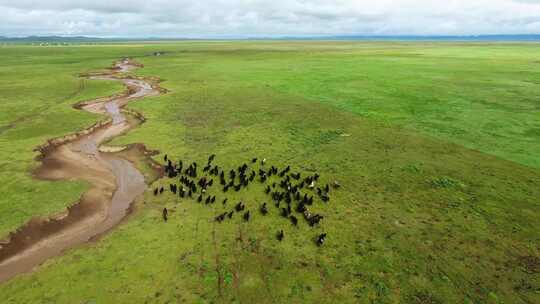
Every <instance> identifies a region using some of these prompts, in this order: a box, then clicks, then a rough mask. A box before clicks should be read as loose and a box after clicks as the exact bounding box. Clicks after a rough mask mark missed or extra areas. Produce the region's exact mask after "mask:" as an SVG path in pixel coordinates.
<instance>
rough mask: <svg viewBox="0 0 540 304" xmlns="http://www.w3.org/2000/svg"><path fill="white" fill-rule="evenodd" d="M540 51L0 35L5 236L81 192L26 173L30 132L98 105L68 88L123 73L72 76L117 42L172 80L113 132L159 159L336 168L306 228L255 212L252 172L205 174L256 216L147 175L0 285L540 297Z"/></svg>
mask: <svg viewBox="0 0 540 304" xmlns="http://www.w3.org/2000/svg"><path fill="white" fill-rule="evenodd" d="M156 51H161V52H164V53H163V55H162V56H152V53H153V52H156ZM539 53H540V46H539V45H538V44H536V43H457V42H456V43H429V42H415V43H406V42H324V41H313V42H295V41H271V42H270V41H257V42H250V41H235V42H230V41H200V42H175V43H145V44H137V43H123V44H111V45H94V46H57V47H39V46H27V45H4V46H0V58H1V60H0V92H1V93H0V105H1V111H0V145H1V146H2V149H1V150H0V155H1V157H0V193H1V194H2V195H1V196H0V239H2V238H4V236H7V234H8V233H9V232H10V231H14V230H15V229H17V227H20V226H21V225H22V224H24V223H25V222H27V221H28V220H29V219H30V218H31V217H33V216H36V215H42V216H46V215H51V214H55V213H58V212H61V211H62V210H63V209H64V208H66V207H67V206H69V205H70V204H72V203H74V202H75V201H76V200H77V198H78V197H79V196H80V194H81V193H82V191H84V189H85V188H86V185H85V184H83V183H79V182H77V181H69V182H68V181H62V182H46V181H38V180H35V179H33V178H32V175H31V170H32V168H35V167H36V166H37V161H36V160H35V157H36V155H37V153H36V152H34V151H33V149H34V148H35V147H36V146H38V145H39V144H42V143H43V142H45V141H46V140H47V139H48V138H52V137H56V136H61V135H65V134H69V133H70V132H72V131H74V130H80V129H83V128H85V127H87V126H89V125H92V124H93V123H94V122H96V121H98V120H99V119H102V118H101V117H99V116H96V115H91V114H88V113H84V112H82V111H77V110H75V109H73V108H72V107H71V105H72V104H74V103H76V102H79V101H82V100H88V99H92V98H95V97H99V96H107V95H110V94H113V93H117V92H120V91H122V90H123V88H122V87H121V86H120V85H119V84H118V83H112V82H106V81H95V80H84V79H81V78H79V77H78V75H79V73H83V72H89V71H99V70H102V69H105V68H108V67H110V66H111V64H112V63H113V61H115V60H117V59H119V58H121V57H124V56H127V57H131V58H134V59H135V60H136V61H137V62H139V63H142V64H144V68H142V69H139V70H137V71H136V72H135V73H136V74H137V75H141V76H152V77H158V78H160V79H161V80H162V82H161V86H162V87H164V88H166V89H167V90H168V93H167V94H164V95H161V96H158V97H150V98H146V99H144V100H142V101H137V102H136V103H133V104H130V105H129V106H128V107H129V108H131V109H135V110H137V111H138V112H140V113H143V115H144V116H145V117H146V119H147V121H146V122H145V123H144V124H142V125H141V126H139V127H138V128H137V129H135V130H133V131H131V132H130V133H129V134H127V135H126V136H122V137H120V138H117V139H115V140H114V141H113V142H112V143H111V144H113V145H114V144H117V145H124V144H130V143H144V144H145V145H146V146H147V147H148V148H150V149H155V150H159V151H160V152H161V154H158V155H156V156H155V159H156V160H157V161H159V162H163V155H164V154H165V153H166V154H167V155H168V156H169V157H170V158H173V159H182V160H184V161H185V162H192V161H197V162H198V163H204V162H206V159H207V158H208V155H210V154H216V160H215V161H216V163H217V164H219V165H220V166H223V167H226V168H232V167H235V166H238V165H240V164H242V163H243V162H249V161H250V160H251V159H252V158H253V157H257V158H259V159H262V158H266V159H267V160H268V163H269V164H274V165H277V166H279V167H280V168H283V167H285V166H287V165H290V166H291V167H292V168H293V169H294V170H296V171H300V172H303V173H306V174H308V173H313V172H318V173H319V174H320V175H321V178H322V179H323V181H324V182H332V181H334V180H338V181H339V182H340V184H341V185H342V186H341V188H340V189H339V190H337V191H332V192H331V200H330V202H328V203H327V204H323V203H321V202H317V203H316V204H315V205H314V206H313V210H314V211H316V212H319V213H321V214H323V215H324V216H325V218H324V220H323V221H322V223H321V225H320V226H318V227H315V228H312V227H309V226H308V225H306V224H305V223H303V222H302V223H300V224H299V226H298V227H294V226H292V225H291V224H290V223H289V222H287V221H286V220H284V219H282V218H280V217H279V216H267V217H263V216H261V215H260V214H259V213H258V212H257V209H258V207H259V205H260V204H261V203H262V202H263V201H269V199H268V197H267V196H266V195H265V194H264V192H263V191H262V190H263V188H261V187H258V186H256V185H253V186H252V187H249V188H248V189H246V190H242V191H240V192H233V193H227V195H225V194H223V193H222V192H221V191H217V188H216V189H215V192H213V194H215V195H216V196H217V198H218V201H221V199H223V198H225V197H228V198H229V201H231V202H237V201H239V200H243V201H244V202H245V203H246V206H247V208H249V209H250V210H252V212H253V217H252V219H251V220H250V221H249V222H245V221H243V220H242V219H241V218H240V217H238V216H237V217H235V218H233V219H232V220H229V221H226V222H224V223H216V222H215V221H214V220H213V219H214V217H215V215H216V214H219V213H221V212H223V210H226V208H228V209H230V207H231V205H230V206H227V207H223V206H222V205H221V204H214V205H211V206H204V205H201V204H197V203H195V201H194V200H190V199H180V198H179V197H178V196H173V195H171V194H170V193H164V194H163V195H160V196H154V195H153V193H152V191H147V193H145V195H144V198H142V199H141V201H140V202H138V203H137V205H136V208H135V211H134V213H133V214H132V215H130V216H129V217H128V219H127V220H126V221H125V222H124V223H122V224H121V225H120V226H118V227H117V228H116V229H115V230H113V231H112V232H111V233H109V234H107V235H105V236H104V237H102V238H101V239H100V240H98V241H96V242H92V243H91V244H88V245H86V246H83V247H81V248H77V249H74V250H71V251H69V252H67V253H66V254H65V255H63V256H61V257H57V258H54V259H52V260H49V261H48V262H46V263H45V264H44V265H42V266H40V267H39V268H38V269H36V270H35V271H33V272H32V273H28V274H23V275H20V276H18V277H17V278H15V279H13V280H10V281H8V282H5V283H3V284H2V285H0V298H2V299H3V302H5V303H181V302H185V303H206V302H213V303H221V302H224V303H228V302H238V303H306V302H319V303H336V302H337V303H538V302H539V301H540V239H539V235H538V223H540V60H539V58H538V54H539ZM170 181H171V180H170V179H167V178H163V179H160V180H158V181H156V182H155V183H154V184H153V185H152V186H151V189H154V188H155V187H159V186H161V185H164V186H165V187H167V186H168V184H169V182H170ZM213 191H214V190H213ZM163 207H167V208H168V209H169V210H171V213H170V216H169V221H168V222H166V223H164V222H163V220H162V217H161V210H162V209H163ZM270 213H274V214H276V213H277V210H274V209H272V208H270ZM279 229H283V230H284V232H285V238H284V240H283V241H282V242H279V241H277V240H276V238H275V232H276V231H277V230H279ZM322 232H326V233H327V234H328V238H327V241H326V243H325V244H324V245H323V246H321V247H317V246H316V245H315V244H314V242H313V237H314V235H315V234H318V233H322Z"/></svg>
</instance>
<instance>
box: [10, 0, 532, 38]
mask: <svg viewBox="0 0 540 304" xmlns="http://www.w3.org/2000/svg"><path fill="white" fill-rule="evenodd" d="M336 34H345V35H351V34H354V35H404V34H406V35H433V34H435V35H477V34H540V0H446V1H443V0H376V1H373V0H106V1H103V0H0V36H26V35H88V36H100V37H246V36H249V37H253V36H282V35H336Z"/></svg>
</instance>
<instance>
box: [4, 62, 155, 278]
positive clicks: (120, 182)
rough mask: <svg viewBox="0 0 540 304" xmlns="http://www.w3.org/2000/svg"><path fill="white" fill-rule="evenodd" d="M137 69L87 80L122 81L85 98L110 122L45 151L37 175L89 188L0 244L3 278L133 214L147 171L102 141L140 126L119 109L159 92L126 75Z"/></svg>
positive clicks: (118, 67)
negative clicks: (121, 88)
mask: <svg viewBox="0 0 540 304" xmlns="http://www.w3.org/2000/svg"><path fill="white" fill-rule="evenodd" d="M135 68H137V65H136V64H135V63H134V62H132V61H130V60H127V59H125V60H122V61H120V62H117V63H116V64H115V66H114V68H113V69H112V70H111V71H110V72H107V73H104V74H101V75H97V76H90V77H88V78H89V79H100V80H114V81H121V82H122V83H123V84H124V85H125V86H126V87H127V88H128V91H127V93H126V94H123V95H121V96H116V97H111V98H100V99H96V100H94V101H91V102H86V103H85V104H84V105H82V106H80V107H79V108H80V109H82V110H85V111H88V112H92V113H100V114H105V115H107V116H108V117H109V118H110V121H108V122H107V123H106V124H101V125H98V126H97V127H93V128H89V129H87V130H85V131H83V132H79V133H77V135H76V136H75V135H71V136H70V138H69V140H66V141H63V142H61V143H60V144H57V145H53V146H51V147H49V149H47V150H46V151H45V152H43V154H42V158H41V162H42V163H41V166H40V167H39V168H38V169H36V171H35V172H34V175H35V177H36V178H39V179H45V180H82V181H86V182H87V183H89V185H90V187H89V189H88V191H86V192H85V193H83V194H82V196H81V198H80V200H79V202H77V203H76V204H75V205H73V206H72V207H70V208H68V210H67V211H66V212H64V213H63V214H59V215H56V216H55V217H53V218H46V219H43V218H34V219H32V220H30V221H29V222H28V223H27V224H26V225H24V226H23V227H21V228H20V229H18V230H17V231H16V232H13V233H11V234H10V236H9V237H8V239H7V240H6V241H4V242H2V243H0V282H3V281H6V280H9V279H10V278H12V277H14V276H16V275H17V274H20V273H24V272H28V271H31V270H32V269H34V268H35V267H36V266H38V265H40V264H41V263H43V262H44V261H46V260H47V259H49V258H51V257H54V256H57V255H60V254H62V253H63V252H64V251H66V250H68V249H70V248H73V247H77V246H79V245H82V244H84V243H86V242H88V241H90V240H92V239H93V238H95V237H98V236H100V235H102V234H103V233H105V232H107V231H109V230H110V229H111V228H113V227H114V226H116V225H117V224H118V223H120V221H121V220H122V219H123V218H124V217H125V216H126V215H127V214H128V213H129V211H130V207H131V205H132V203H133V202H134V201H135V200H136V199H137V198H138V197H139V196H141V195H142V193H143V192H144V191H145V190H146V188H147V185H146V183H145V180H144V176H143V174H142V173H141V172H140V171H139V170H138V169H137V168H136V167H135V166H134V165H133V164H132V163H131V162H130V161H128V160H126V159H124V158H122V157H121V156H119V155H118V153H107V152H103V151H105V150H106V149H105V147H104V146H103V143H104V142H106V141H108V140H110V139H112V138H114V137H116V136H119V135H121V134H125V133H126V132H128V131H129V130H130V129H132V128H133V127H135V126H136V125H138V123H139V121H136V119H135V120H134V119H127V118H126V116H124V114H123V113H122V112H121V108H122V107H123V106H125V105H126V104H128V103H129V102H131V101H134V100H137V99H140V98H143V97H146V96H155V95H159V94H160V92H161V91H160V89H159V88H158V87H156V86H155V85H152V83H151V82H150V81H147V80H141V79H134V78H130V77H128V76H126V75H125V74H124V73H128V72H130V71H132V70H133V69H135Z"/></svg>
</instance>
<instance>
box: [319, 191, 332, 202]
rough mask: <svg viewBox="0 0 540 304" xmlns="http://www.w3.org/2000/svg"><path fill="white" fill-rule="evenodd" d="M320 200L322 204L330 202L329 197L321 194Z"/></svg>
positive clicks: (326, 194)
mask: <svg viewBox="0 0 540 304" xmlns="http://www.w3.org/2000/svg"><path fill="white" fill-rule="evenodd" d="M321 200H322V201H323V202H328V201H329V200H330V196H328V193H323V194H321Z"/></svg>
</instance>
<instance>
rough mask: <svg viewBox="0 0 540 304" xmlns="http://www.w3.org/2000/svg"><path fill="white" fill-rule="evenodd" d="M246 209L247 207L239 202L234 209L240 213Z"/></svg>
mask: <svg viewBox="0 0 540 304" xmlns="http://www.w3.org/2000/svg"><path fill="white" fill-rule="evenodd" d="M244 208H246V206H245V205H244V204H243V203H242V202H239V203H238V204H236V206H235V207H234V209H236V211H237V212H240V211H242V210H244Z"/></svg>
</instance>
